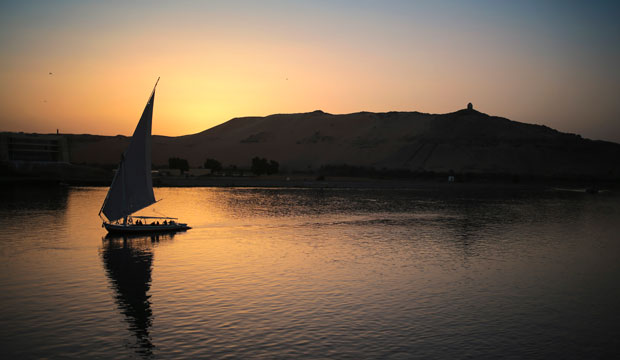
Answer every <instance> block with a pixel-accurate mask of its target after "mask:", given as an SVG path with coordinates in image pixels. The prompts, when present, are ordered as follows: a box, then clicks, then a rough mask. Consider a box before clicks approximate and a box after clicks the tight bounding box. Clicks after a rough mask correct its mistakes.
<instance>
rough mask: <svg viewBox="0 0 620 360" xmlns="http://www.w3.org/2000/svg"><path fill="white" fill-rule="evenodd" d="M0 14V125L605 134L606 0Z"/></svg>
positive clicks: (612, 94)
mask: <svg viewBox="0 0 620 360" xmlns="http://www.w3.org/2000/svg"><path fill="white" fill-rule="evenodd" d="M0 6H1V9H2V11H0V20H1V21H0V29H2V31H0V46H1V48H2V50H3V56H2V58H0V65H1V66H0V79H2V81H0V131H24V132H37V133H54V132H55V131H56V129H59V130H60V131H61V132H63V133H75V134H82V133H90V134H99V135H117V134H123V135H130V134H131V133H132V131H133V128H134V127H135V124H136V122H137V119H138V117H139V115H140V113H141V111H142V109H143V107H144V105H145V103H146V100H147V98H148V95H149V93H150V91H151V89H152V86H153V85H154V83H155V80H156V79H157V77H158V76H161V81H160V84H159V86H158V91H157V95H156V99H155V112H154V123H153V133H154V134H159V135H164V136H179V135H188V134H194V133H198V132H201V131H204V130H207V129H209V128H212V127H214V126H217V125H219V124H221V123H224V122H226V121H228V120H230V119H232V118H236V117H245V116H267V115H271V114H276V113H303V112H310V111H313V110H317V109H320V110H323V111H325V112H328V113H332V114H347V113H355V112H360V111H371V112H387V111H419V112H424V113H435V114H442V113H449V112H453V111H456V110H458V109H461V108H464V107H465V105H466V104H467V103H468V102H472V103H473V104H474V107H475V108H476V109H478V110H479V111H481V112H484V113H487V114H489V115H495V116H501V117H505V118H508V119H511V120H514V121H519V122H525V123H532V124H540V125H546V126H549V127H551V128H554V129H556V130H558V131H561V132H567V133H576V134H579V135H582V136H583V137H585V138H590V139H595V140H608V141H614V142H620V122H619V121H618V120H620V105H619V104H617V101H616V97H617V95H616V94H618V93H619V91H620V70H619V69H618V67H617V66H616V64H617V63H618V62H620V49H619V47H618V46H617V44H618V43H620V24H619V23H618V22H617V21H616V20H615V19H616V16H617V15H618V14H619V13H620V4H618V3H615V2H611V1H597V2H588V3H584V4H580V3H577V2H561V1H550V2H545V3H539V2H534V1H524V2H519V3H494V2H490V1H464V2H458V3H451V2H447V1H440V2H436V1H434V2H430V1H421V2H415V3H411V2H406V1H386V2H380V3H375V2H371V1H361V2H359V1H356V2H353V1H336V2H333V1H330V2H328V1H316V2H312V3H304V2H286V1H266V2H260V3H255V2H248V1H228V2H220V1H214V2H209V3H202V2H194V1H181V2H175V3H166V2H159V1H156V2H135V3H131V4H126V3H123V2H114V1H113V2H105V3H101V2H95V1H59V2H54V3H48V2H39V1H24V2H19V3H3V4H2V5H0Z"/></svg>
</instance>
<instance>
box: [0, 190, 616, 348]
mask: <svg viewBox="0 0 620 360" xmlns="http://www.w3.org/2000/svg"><path fill="white" fill-rule="evenodd" d="M106 191H107V189H105V188H62V187H61V188H55V187H51V188H33V187H30V188H24V187H8V188H5V189H4V190H2V192H1V193H0V194H1V195H0V196H1V198H0V200H1V201H0V230H1V231H0V268H1V271H0V357H2V358H16V359H17V358H19V359H24V358H79V359H86V358H113V359H119V358H155V359H157V358H160V359H168V358H175V359H177V358H187V359H196V358H208V359H221V358H231V359H254V358H260V359H317V358H330V359H360V358H364V359H366V358H368V359H411V358H421V359H428V358H447V359H454V358H474V359H479V358H492V359H495V358H517V359H521V358H539V359H554V358H555V359H565V358H576V359H585V358H614V357H615V358H617V357H618V355H619V354H620V350H619V349H620V343H619V342H620V340H619V339H620V196H619V195H618V194H614V193H612V192H605V193H599V194H597V195H589V194H585V193H579V192H571V191H562V190H557V189H555V190H554V189H536V190H533V189H523V188H521V189H520V188H492V189H490V190H489V189H484V188H483V187H480V186H469V185H455V186H454V187H450V186H443V187H439V188H428V187H423V188H419V189H409V190H372V189H323V190H321V189H286V188H271V189H257V188H255V189H232V188H158V189H155V195H156V197H157V198H158V199H163V200H162V201H161V202H158V203H157V204H155V205H154V206H153V207H152V208H153V209H149V210H148V211H144V214H145V215H158V214H165V215H169V216H178V217H179V218H180V220H181V221H184V222H188V223H189V224H190V225H191V226H192V227H193V229H191V230H189V231H187V232H184V233H177V234H175V235H173V236H170V235H169V236H159V237H143V238H130V239H122V238H106V237H105V235H106V233H105V230H104V229H103V228H101V221H100V220H99V218H98V216H97V213H98V211H99V208H100V206H101V202H102V201H103V198H104V197H105V193H106Z"/></svg>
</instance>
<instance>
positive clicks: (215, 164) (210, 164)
mask: <svg viewBox="0 0 620 360" xmlns="http://www.w3.org/2000/svg"><path fill="white" fill-rule="evenodd" d="M205 169H211V171H219V170H222V163H221V162H219V161H217V160H215V159H209V158H207V160H205Z"/></svg>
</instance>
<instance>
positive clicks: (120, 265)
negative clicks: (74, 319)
mask: <svg viewBox="0 0 620 360" xmlns="http://www.w3.org/2000/svg"><path fill="white" fill-rule="evenodd" d="M173 237H174V233H167V234H153V235H151V236H135V235H134V236H132V235H112V234H108V235H106V236H105V237H104V238H103V243H102V250H101V258H102V260H103V266H104V268H105V270H106V273H107V276H108V278H109V279H110V283H111V285H112V288H113V289H114V291H115V292H116V296H115V298H116V303H117V305H118V308H119V310H120V311H121V313H122V314H123V315H125V321H127V323H128V325H129V330H131V331H132V332H133V333H134V335H135V337H136V352H138V353H139V354H141V355H143V356H147V357H148V356H150V355H152V351H153V347H154V345H153V343H152V340H151V336H150V334H149V329H150V327H151V325H152V323H153V312H152V310H151V301H150V297H151V296H150V295H149V293H148V292H149V289H150V287H151V270H152V268H153V246H154V245H157V244H158V243H160V242H161V241H170V240H172V238H173Z"/></svg>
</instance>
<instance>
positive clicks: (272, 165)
mask: <svg viewBox="0 0 620 360" xmlns="http://www.w3.org/2000/svg"><path fill="white" fill-rule="evenodd" d="M279 168H280V164H279V163H278V162H277V161H275V160H269V161H267V159H265V158H259V157H258V156H257V157H255V158H253V159H252V168H251V169H252V172H253V173H254V174H256V175H259V176H260V175H262V174H267V175H271V174H277V173H278V170H279Z"/></svg>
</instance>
